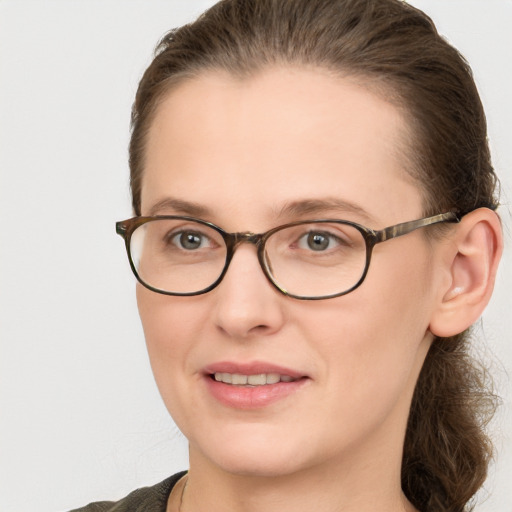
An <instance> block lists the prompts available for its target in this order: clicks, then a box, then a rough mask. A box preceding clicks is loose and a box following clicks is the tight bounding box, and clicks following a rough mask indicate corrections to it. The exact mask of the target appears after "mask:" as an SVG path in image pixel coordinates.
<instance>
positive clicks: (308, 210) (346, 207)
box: [278, 197, 376, 223]
mask: <svg viewBox="0 0 512 512" xmlns="http://www.w3.org/2000/svg"><path fill="white" fill-rule="evenodd" d="M330 212H336V213H343V214H346V213H350V214H354V215H357V216H358V217H360V218H362V219H363V220H364V221H367V222H369V223H375V222H376V220H375V218H374V217H372V215H370V213H369V212H367V211H366V210H365V209H364V208H362V207H361V206H359V205H357V204H355V203H352V202H350V201H346V200H344V199H339V198H337V197H327V198H322V199H303V200H298V201H292V202H290V203H287V204H285V205H284V206H283V207H282V208H281V209H280V210H279V212H278V217H303V216H305V215H318V214H327V213H330Z"/></svg>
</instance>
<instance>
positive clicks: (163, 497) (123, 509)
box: [70, 471, 186, 512]
mask: <svg viewBox="0 0 512 512" xmlns="http://www.w3.org/2000/svg"><path fill="white" fill-rule="evenodd" d="M185 473H186V472H185V471H182V472H181V473H177V474H175V475H173V476H171V477H169V478H166V479H165V480H164V481H163V482H160V483H158V484H156V485H153V486H150V487H142V488H140V489H137V490H135V491H133V492H131V493H130V494H128V496H126V497H125V498H123V499H121V500H119V501H99V502H96V503H90V504H89V505H86V506H85V507H81V508H77V509H74V510H71V511H70V512H165V510H166V508H167V499H168V497H169V494H170V493H171V491H172V488H173V487H174V486H175V485H176V482H177V481H178V480H179V479H180V478H181V477H182V476H183V475H184V474H185Z"/></svg>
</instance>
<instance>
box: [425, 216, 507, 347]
mask: <svg viewBox="0 0 512 512" xmlns="http://www.w3.org/2000/svg"><path fill="white" fill-rule="evenodd" d="M441 250H442V251H443V252H444V253H445V254H443V265H444V267H445V269H446V271H447V272H446V274H445V275H447V279H446V280H444V285H443V287H442V289H440V297H439V300H438V303H437V305H436V308H435V311H434V312H433V315H432V317H431V322H430V325H429V329H430V331H431V332H432V334H434V335H436V336H441V337H449V336H455V335H456V334H459V333H461V332H463V331H464V330H466V329H467V328H468V327H469V326H470V325H472V324H473V323H475V322H476V321H477V320H478V318H479V317H480V315H481V314H482V312H483V310H484V308H485V306H486V305H487V303H488V302H489V299H490V298H491V294H492V291H493V288H494V281H495V278H496V272H497V269H498V263H499V260H500V257H501V253H502V251H503V237H502V231H501V223H500V220H499V217H498V215H497V214H496V213H495V212H494V211H492V210H490V209H488V208H478V209H477V210H474V211H472V212H471V213H468V214H467V215H465V216H464V217H463V218H462V220H461V221H460V223H459V224H457V225H456V227H455V230H454V233H453V234H450V235H449V242H448V243H447V244H446V245H443V247H442V248H441Z"/></svg>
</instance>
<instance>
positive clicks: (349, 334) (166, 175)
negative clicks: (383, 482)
mask: <svg viewBox="0 0 512 512" xmlns="http://www.w3.org/2000/svg"><path fill="white" fill-rule="evenodd" d="M406 137H407V126H406V123H405V122H404V120H403V119H402V117H401V116H400V114H399V112H398V110H397V109H396V108H394V107H393V106H391V105H390V104H388V103H386V102H384V101H383V100H381V99H379V98H378V97H377V96H375V95H373V94H371V93H369V92H367V91H366V90H365V89H363V88H361V87H360V86H358V85H357V84H355V83H354V82H351V81H349V80H347V79H341V78H335V77H332V76H329V75H328V74H327V73H323V72H319V71H318V70H315V71H312V70H306V69H300V68H299V69H284V68H276V69H269V70H266V71H264V72H262V73H260V74H259V75H257V76H254V77H252V78H249V79H244V80H238V79H235V78H232V77H230V76H228V75H224V74H221V73H209V74H206V73H205V74H204V75H202V76H200V77H199V78H195V79H193V80H190V81H188V82H184V83H182V84H181V85H180V86H178V87H177V88H175V89H174V90H173V91H172V92H170V93H169V94H168V96H167V97H166V99H165V101H164V102H163V103H162V104H161V105H160V106H159V107H158V111H157V114H156V117H155V119H154V122H153V124H152V126H151V129H150V132H149V137H148V143H147V160H146V165H145V171H144V177H143V187H142V214H143V215H150V214H151V215H164V214H177V215H180V214H182V215H193V216H196V217H200V218H202V219H205V220H207V221H211V222H213V223H215V224H217V225H218V226H220V227H222V228H223V229H225V230H226V231H229V232H242V231H251V232H254V233H262V232H264V231H266V230H268V229H270V228H273V227H275V226H278V225H281V224H285V223H288V222H292V221H295V220H301V219H320V218H339V219H346V220H350V221H355V222H358V223H360V224H363V225H366V226H368V227H370V228H374V229H380V228H383V227H386V226H389V225H392V224H396V223H399V222H404V221H408V220H413V219H416V218H419V217H421V216H422V203H421V193H420V190H419V189H418V187H417V186H416V185H415V184H414V182H413V181H412V180H411V179H410V178H409V176H408V174H407V169H406V163H405V162H406V159H405V158H404V156H403V153H404V151H405V150H406V146H405V142H404V141H405V140H406ZM435 257H436V256H435V254H434V253H433V251H432V249H431V246H430V245H429V244H428V243H427V241H426V239H425V237H424V233H422V232H421V230H420V231H416V232H413V233H411V234H409V235H407V236H404V237H400V238H396V239H393V240H391V241H388V242H386V243H384V244H379V245H377V246H376V247H375V250H374V253H373V258H372V263H371V265H370V270H369V273H368V275H367V277H366V280H365V281H364V283H363V284H362V285H361V286H360V287H359V288H357V289H356V290H355V291H353V292H352V293H349V294H347V295H345V296H341V297H337V298H334V299H328V300H320V301H307V300H306V301H302V300H297V299H292V298H289V297H286V296H284V295H282V294H280V293H279V292H278V291H277V290H276V289H275V288H274V287H272V285H271V284H270V283H269V282H268V280H267V279H266V278H265V276H264V274H263V272H262V270H261V268H260V266H259V264H258V260H257V256H256V249H255V247H254V246H253V245H250V244H242V245H241V246H239V248H238V249H237V251H236V253H235V256H234V258H233V260H232V262H231V264H230V267H229V270H228V272H227V274H226V276H225V277H224V280H223V281H222V282H221V283H220V285H219V286H218V287H217V288H215V289H214V290H213V291H211V292H209V293H206V294H204V295H199V296H193V297H172V296H165V295H160V294H157V293H154V292H151V291H149V290H147V289H145V288H143V287H142V286H140V285H137V299H138V305H139V310H140V315H141V318H142V323H143V326H144V331H145V336H146V341H147V345H148V350H149V356H150V360H151V365H152V368H153V372H154V374H155V378H156V382H157V384H158V386H159V389H160V392H161V394H162V397H163V400H164V402H165V404H166V406H167V408H168V410H169V412H170V413H171V415H172V417H173V418H174V420H175V421H176V423H177V425H178V426H179V428H180V429H181V430H182V431H183V433H184V434H185V435H186V437H187V438H188V440H189V442H190V451H191V461H192V464H196V465H199V464H206V465H208V464H209V465H213V466H216V467H217V468H221V469H223V470H226V471H229V472H235V473H240V474H254V475H284V474H290V473H293V472H295V471H300V470H304V469H307V468H312V467H314V466H318V465H319V464H320V465H322V464H324V465H325V464H329V465H330V464H337V465H338V466H343V465H344V464H345V465H346V467H347V468H351V470H353V469H354V468H355V467H356V466H355V465H357V464H359V465H361V467H363V466H364V467H372V466H375V467H378V466H379V467H382V462H383V461H386V465H385V466H384V467H383V468H384V469H385V470H386V471H389V468H390V465H393V462H390V461H396V464H398V465H399V463H400V450H401V446H402V443H403V435H404V431H405V424H406V419H407V413H408V409H409V404H410V400H411V396H412V392H413V388H414V384H415V382H416V379H417V376H418V373H419V370H420V368H421V365H422V363H423V360H424V357H425V355H426V352H427V350H428V347H429V344H430V342H431V339H432V336H431V335H430V333H429V332H428V326H429V319H430V315H431V313H432V311H433V308H434V306H435V299H436V286H435V285H436V282H438V279H437V277H436V275H435V270H433V269H434V268H435V267H436V266H435V264H433V263H434V261H435ZM307 277H308V276H304V278H305V279H306V278H307ZM215 372H218V373H227V374H240V375H255V374H279V375H284V376H285V378H284V380H285V381H286V380H289V379H287V378H286V376H288V377H292V378H293V381H292V382H280V383H278V384H266V385H264V386H247V385H234V384H228V383H222V382H214V380H213V379H212V374H213V373H215ZM228 378H229V377H228ZM239 378H240V377H239V376H238V375H237V376H236V377H235V380H237V379H239ZM242 378H243V377H242ZM272 378H275V376H274V377H273V376H271V377H270V378H269V380H270V381H272ZM395 469H396V468H395Z"/></svg>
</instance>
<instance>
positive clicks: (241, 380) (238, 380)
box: [231, 373, 247, 386]
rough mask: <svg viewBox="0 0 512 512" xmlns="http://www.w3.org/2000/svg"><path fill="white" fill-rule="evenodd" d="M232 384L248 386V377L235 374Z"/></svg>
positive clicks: (232, 377)
mask: <svg viewBox="0 0 512 512" xmlns="http://www.w3.org/2000/svg"><path fill="white" fill-rule="evenodd" d="M231 383H232V384H235V385H238V386H245V385H246V384H247V375H241V374H240V373H233V375H232V376H231Z"/></svg>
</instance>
